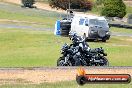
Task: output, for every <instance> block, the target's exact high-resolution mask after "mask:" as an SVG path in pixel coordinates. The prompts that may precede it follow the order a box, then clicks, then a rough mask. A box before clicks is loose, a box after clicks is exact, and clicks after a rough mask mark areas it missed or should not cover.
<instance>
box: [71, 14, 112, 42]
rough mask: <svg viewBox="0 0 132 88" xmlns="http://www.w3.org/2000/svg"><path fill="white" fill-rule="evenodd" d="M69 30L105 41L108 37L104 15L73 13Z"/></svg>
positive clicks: (88, 37) (107, 26)
mask: <svg viewBox="0 0 132 88" xmlns="http://www.w3.org/2000/svg"><path fill="white" fill-rule="evenodd" d="M71 32H76V33H77V34H78V35H79V36H86V38H87V39H92V40H102V41H103V42H106V40H108V39H109V38H110V31H109V25H108V22H107V21H106V19H105V18H104V17H98V16H92V15H84V14H75V15H74V17H73V19H72V23H71Z"/></svg>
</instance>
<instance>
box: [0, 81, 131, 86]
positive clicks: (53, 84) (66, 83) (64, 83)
mask: <svg viewBox="0 0 132 88" xmlns="http://www.w3.org/2000/svg"><path fill="white" fill-rule="evenodd" d="M131 86H132V84H131V83H130V84H85V85H84V86H79V85H78V84H77V83H76V82H75V81H70V82H58V83H43V84H39V85H35V84H34V85H32V84H27V85H22V84H18V85H17V84H15V85H13V84H10V85H2V86H0V88H97V87H98V88H131Z"/></svg>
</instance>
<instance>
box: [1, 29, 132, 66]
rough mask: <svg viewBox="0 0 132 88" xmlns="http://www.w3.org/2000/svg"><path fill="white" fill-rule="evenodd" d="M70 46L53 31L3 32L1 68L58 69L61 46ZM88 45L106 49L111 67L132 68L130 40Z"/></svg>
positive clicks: (117, 38) (114, 39)
mask: <svg viewBox="0 0 132 88" xmlns="http://www.w3.org/2000/svg"><path fill="white" fill-rule="evenodd" d="M70 42H71V41H70V40H69V38H65V37H59V36H54V35H53V33H52V32H51V31H34V30H29V29H27V30H26V29H25V30H24V29H21V30H20V29H0V67H34V66H35V67H38V66H50V67H53V66H56V61H57V59H58V58H59V57H60V49H61V46H62V45H63V44H64V43H70ZM89 45H90V47H92V48H96V47H103V48H104V49H105V51H106V52H107V53H108V60H109V62H110V65H111V66H132V63H131V62H132V55H131V53H132V46H131V45H132V40H131V38H130V37H113V36H112V37H111V39H110V40H109V41H108V42H107V43H102V42H90V43H89ZM128 56H129V57H128Z"/></svg>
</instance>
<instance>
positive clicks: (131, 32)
mask: <svg viewBox="0 0 132 88" xmlns="http://www.w3.org/2000/svg"><path fill="white" fill-rule="evenodd" d="M110 31H111V32H119V33H127V34H132V29H125V28H116V27H111V28H110Z"/></svg>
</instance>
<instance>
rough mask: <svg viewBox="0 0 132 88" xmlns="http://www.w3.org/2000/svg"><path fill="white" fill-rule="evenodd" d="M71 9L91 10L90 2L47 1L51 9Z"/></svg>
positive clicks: (75, 0) (87, 0)
mask: <svg viewBox="0 0 132 88" xmlns="http://www.w3.org/2000/svg"><path fill="white" fill-rule="evenodd" d="M69 3H70V8H71V9H85V10H91V9H92V6H93V4H92V2H91V1H89V0H49V4H50V6H51V7H53V8H57V9H63V10H67V9H68V8H69Z"/></svg>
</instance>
